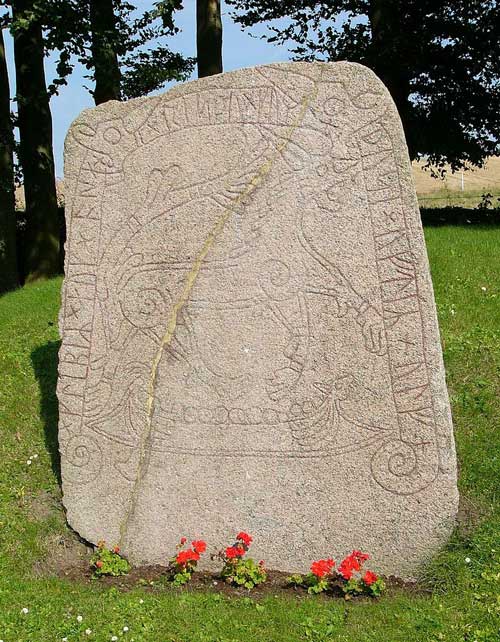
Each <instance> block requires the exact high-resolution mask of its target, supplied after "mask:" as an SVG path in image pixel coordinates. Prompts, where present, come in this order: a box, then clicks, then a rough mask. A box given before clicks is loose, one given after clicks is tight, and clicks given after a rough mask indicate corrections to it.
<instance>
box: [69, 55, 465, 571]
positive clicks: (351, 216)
mask: <svg viewBox="0 0 500 642" xmlns="http://www.w3.org/2000/svg"><path fill="white" fill-rule="evenodd" d="M66 168H67V169H66V182H67V185H68V188H67V192H68V196H67V201H68V203H67V218H68V220H67V227H68V243H67V248H66V256H67V258H66V279H65V285H64V293H63V307H62V311H61V332H62V339H63V341H62V348H61V352H60V367H59V384H58V396H59V402H60V428H59V438H60V446H61V453H62V474H63V486H64V497H65V504H66V507H67V509H68V519H69V520H70V522H71V524H72V525H73V526H74V527H75V528H76V529H77V530H78V531H79V532H80V533H81V534H82V535H84V536H85V537H86V538H87V539H90V540H92V541H96V540H98V539H101V538H105V539H107V540H110V541H111V540H112V541H117V542H118V541H119V542H120V543H121V545H122V546H123V547H124V548H125V551H126V552H127V553H128V554H129V555H130V556H131V558H132V559H135V560H141V561H152V562H158V561H164V560H165V559H166V556H167V555H168V554H169V552H170V551H171V550H172V547H173V545H174V542H175V541H177V538H178V535H179V534H181V533H185V532H191V533H192V535H193V536H195V535H196V536H204V537H206V538H207V539H209V540H212V541H214V542H215V543H219V542H220V543H222V542H224V541H226V540H227V539H228V537H230V535H231V534H232V532H233V531H234V529H235V528H236V529H238V528H243V527H245V528H247V529H249V530H251V531H252V532H253V533H254V534H255V539H256V542H257V547H258V546H260V549H259V551H258V552H261V553H262V555H261V556H262V557H265V558H266V559H267V561H268V563H270V564H272V565H274V566H277V567H281V568H288V569H290V570H294V569H300V568H303V567H304V566H305V565H307V563H308V562H309V560H310V559H311V557H314V555H315V554H316V552H317V554H319V555H320V556H321V555H324V554H326V553H327V552H328V553H334V554H337V555H339V554H341V553H342V552H344V551H345V550H346V549H347V548H349V547H351V548H352V547H353V546H354V547H365V548H369V549H370V550H371V551H372V552H373V554H374V556H375V560H376V562H377V563H378V564H379V567H380V569H381V570H385V571H387V572H392V573H397V574H399V575H411V573H412V571H413V569H414V568H415V567H416V565H417V564H418V563H420V562H421V561H422V560H423V559H425V557H426V556H427V555H429V554H430V553H431V552H432V551H433V550H434V549H436V547H438V546H439V545H440V544H441V543H442V541H443V540H444V539H445V538H446V536H447V533H448V532H449V528H450V526H451V523H452V520H453V517H454V514H455V511H456V502H457V493H456V482H455V473H456V471H455V455H454V446H453V435H452V428H451V418H450V413H449V407H448V401H447V394H446V388H445V383H444V373H443V366H442V360H441V352H440V345H439V335H438V331H437V323H436V317H435V309H434V302H433V295H432V286H431V282H430V277H429V271H428V266H427V259H426V254H425V247H424V244H423V239H422V231H421V227H420V223H419V215H418V210H417V207H416V202H415V195H414V190H413V186H412V182H411V175H410V169H409V162H408V158H407V152H406V147H405V144H404V138H403V134H402V129H401V126H400V123H399V119H398V116H397V113H396V111H395V108H394V106H393V104H392V101H391V99H390V97H389V95H388V93H387V91H386V90H385V88H384V87H383V85H382V84H381V83H380V81H378V80H377V78H376V77H375V76H374V75H373V74H372V73H371V72H369V71H368V70H367V69H365V68H363V67H361V66H359V65H352V64H347V63H338V64H303V63H300V64H299V63H294V64H285V65H272V66H266V67H260V68H254V69H247V70H242V71H238V72H233V73H230V74H224V75H221V76H217V77H213V78H210V79H206V80H202V81H196V82H192V83H188V84H185V85H183V86H179V87H176V88H175V89H173V90H171V91H170V92H168V93H166V94H165V95H163V96H159V97H154V98H149V99H145V100H138V101H131V102H129V103H125V104H118V103H112V104H108V105H106V106H104V107H100V108H97V109H95V110H91V111H86V112H84V113H83V114H82V115H81V116H80V118H79V119H78V120H77V121H76V122H75V123H74V124H73V126H72V128H71V130H70V133H69V134H68V140H67V152H66ZM285 533H286V537H287V541H289V542H291V544H292V546H291V547H290V551H292V552H283V551H282V550H281V547H280V546H279V542H280V541H282V539H283V537H284V536H285Z"/></svg>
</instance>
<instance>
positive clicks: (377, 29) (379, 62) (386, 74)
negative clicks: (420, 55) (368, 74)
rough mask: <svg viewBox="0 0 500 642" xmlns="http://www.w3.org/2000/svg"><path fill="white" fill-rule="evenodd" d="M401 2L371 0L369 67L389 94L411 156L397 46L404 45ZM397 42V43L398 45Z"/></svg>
mask: <svg viewBox="0 0 500 642" xmlns="http://www.w3.org/2000/svg"><path fill="white" fill-rule="evenodd" d="M400 4H401V3H400V0H371V2H370V9H369V12H368V13H369V16H368V17H369V20H370V27H371V32H372V39H371V47H370V52H369V62H370V64H369V66H370V67H371V68H372V69H373V70H374V71H375V73H376V74H377V75H378V77H379V78H380V79H381V80H382V82H383V83H384V84H385V86H386V87H387V89H388V90H389V91H390V93H391V96H392V98H393V100H394V102H395V103H396V107H397V108H398V111H399V115H400V117H401V120H402V121H403V125H404V127H405V134H406V139H407V142H408V146H409V148H410V155H413V149H412V147H413V146H412V138H413V136H412V134H413V132H411V130H410V123H409V113H410V110H409V106H410V105H409V97H410V77H409V75H408V68H407V65H405V64H404V60H405V58H404V56H402V55H401V53H402V52H400V51H398V46H401V43H403V42H404V34H402V33H401V28H402V25H401V12H400ZM398 43H399V44H398Z"/></svg>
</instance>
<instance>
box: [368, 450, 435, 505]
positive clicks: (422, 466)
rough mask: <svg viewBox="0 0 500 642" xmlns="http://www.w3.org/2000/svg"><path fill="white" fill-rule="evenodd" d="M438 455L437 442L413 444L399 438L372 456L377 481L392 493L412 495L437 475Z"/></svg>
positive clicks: (373, 473) (372, 465) (373, 471)
mask: <svg viewBox="0 0 500 642" xmlns="http://www.w3.org/2000/svg"><path fill="white" fill-rule="evenodd" d="M437 470H438V455H437V451H436V448H435V446H434V444H432V443H424V444H410V443H408V442H405V441H402V440H400V439H397V440H396V439H395V440H393V441H389V442H386V443H385V444H383V445H382V446H381V447H380V448H379V449H378V450H377V451H376V452H375V454H374V455H373V457H372V460H371V471H372V475H373V477H374V479H375V481H376V482H377V483H378V484H380V486H382V488H385V489H386V490H388V491H389V492H391V493H395V494H397V495H412V494H413V493H417V492H419V491H421V490H423V489H424V488H426V487H427V486H428V485H429V484H430V483H432V482H433V481H434V479H435V477H436V474H437Z"/></svg>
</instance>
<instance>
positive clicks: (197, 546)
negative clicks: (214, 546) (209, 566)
mask: <svg viewBox="0 0 500 642" xmlns="http://www.w3.org/2000/svg"><path fill="white" fill-rule="evenodd" d="M191 544H192V546H193V548H194V550H195V552H196V553H199V554H201V553H204V552H205V551H206V550H207V545H206V543H205V542H204V541H203V540H202V539H196V540H194V542H191Z"/></svg>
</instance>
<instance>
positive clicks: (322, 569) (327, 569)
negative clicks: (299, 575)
mask: <svg viewBox="0 0 500 642" xmlns="http://www.w3.org/2000/svg"><path fill="white" fill-rule="evenodd" d="M334 566H335V562H334V560H332V559H331V558H328V559H327V560H318V561H317V562H313V563H312V564H311V573H312V574H313V575H316V577H317V578H319V579H321V578H322V577H324V576H325V575H329V574H330V573H331V572H332V569H333V567H334Z"/></svg>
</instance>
